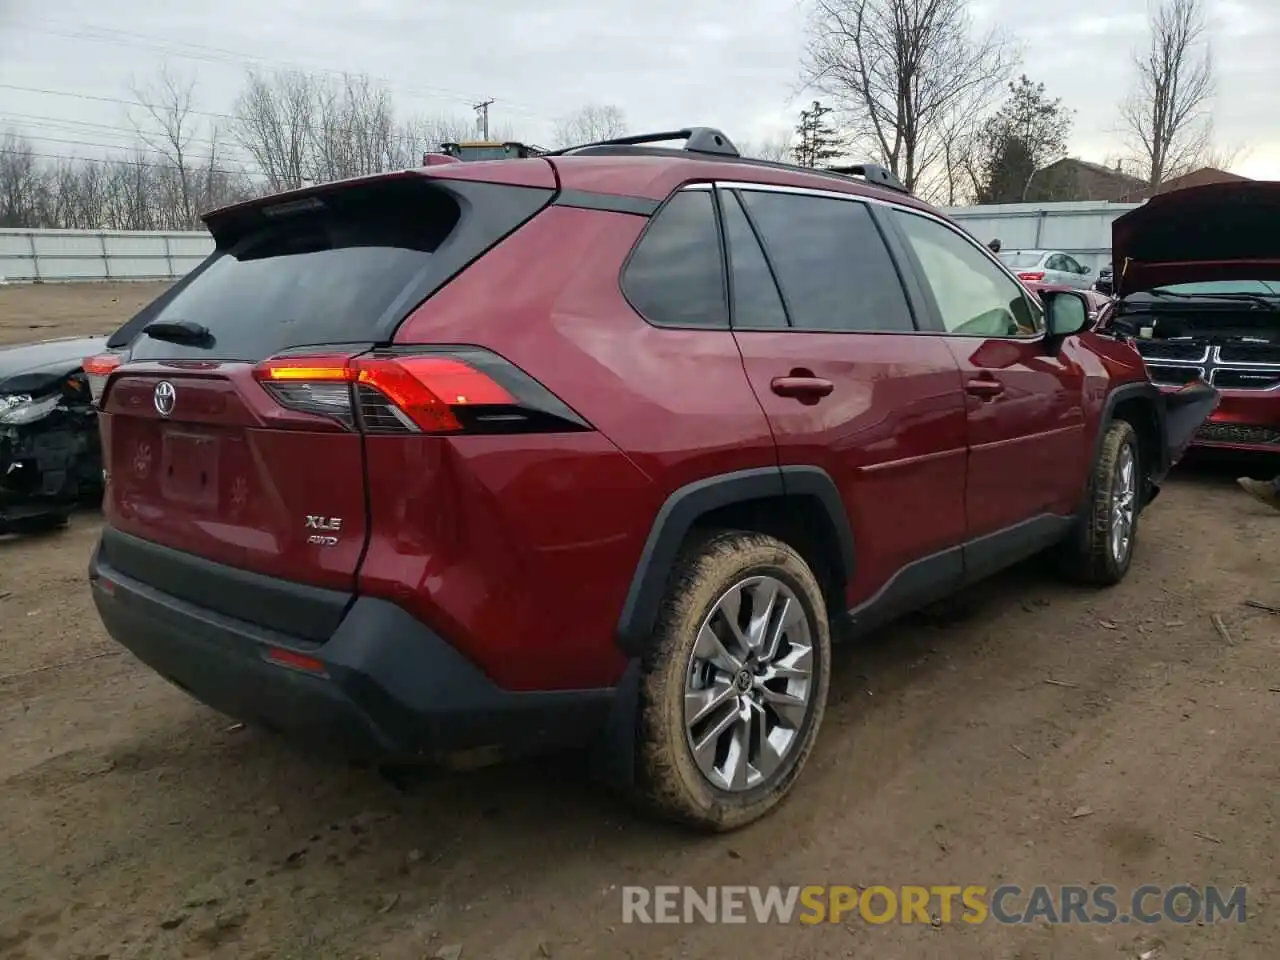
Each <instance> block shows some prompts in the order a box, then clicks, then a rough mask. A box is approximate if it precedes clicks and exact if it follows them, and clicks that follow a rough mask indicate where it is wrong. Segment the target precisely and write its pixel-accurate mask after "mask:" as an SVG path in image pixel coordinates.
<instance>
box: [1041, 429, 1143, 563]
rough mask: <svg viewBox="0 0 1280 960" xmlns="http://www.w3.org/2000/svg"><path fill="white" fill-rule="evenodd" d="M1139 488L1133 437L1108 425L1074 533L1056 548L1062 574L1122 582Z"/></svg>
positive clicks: (1132, 539)
mask: <svg viewBox="0 0 1280 960" xmlns="http://www.w3.org/2000/svg"><path fill="white" fill-rule="evenodd" d="M1142 487H1143V483H1142V463H1141V460H1140V457H1139V448H1138V435H1137V434H1136V433H1135V432H1134V429H1133V427H1132V425H1130V424H1129V423H1128V422H1127V421H1124V420H1113V421H1112V422H1111V423H1110V424H1108V425H1107V428H1106V433H1105V434H1104V436H1103V438H1102V445H1101V448H1100V449H1099V451H1098V459H1097V462H1096V463H1094V465H1093V472H1092V473H1091V474H1090V477H1089V487H1088V490H1087V491H1086V492H1085V502H1084V503H1083V504H1082V505H1081V508H1080V516H1079V519H1078V520H1077V521H1076V528H1075V530H1074V531H1072V534H1071V536H1070V537H1068V539H1067V540H1066V542H1065V543H1064V544H1063V545H1062V549H1061V553H1060V555H1059V565H1060V568H1061V569H1062V571H1063V573H1065V574H1066V575H1067V576H1068V577H1070V578H1071V579H1073V580H1077V581H1080V582H1082V583H1091V584H1095V585H1097V586H1111V585H1113V584H1117V583H1119V582H1120V581H1121V580H1123V579H1124V576H1125V574H1126V573H1128V572H1129V564H1130V563H1131V562H1132V560H1133V550H1134V546H1135V544H1136V542H1137V533H1138V512H1139V505H1140V497H1141V492H1142Z"/></svg>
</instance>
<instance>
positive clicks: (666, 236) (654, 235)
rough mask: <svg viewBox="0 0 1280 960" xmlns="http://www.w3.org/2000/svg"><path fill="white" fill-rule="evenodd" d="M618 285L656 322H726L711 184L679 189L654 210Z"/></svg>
mask: <svg viewBox="0 0 1280 960" xmlns="http://www.w3.org/2000/svg"><path fill="white" fill-rule="evenodd" d="M622 289H623V292H625V293H626V295H627V299H628V300H630V301H631V305H632V306H633V307H635V309H636V310H637V311H639V313H640V314H641V316H643V317H644V318H645V319H646V320H648V321H649V322H650V323H653V324H656V325H658V326H664V327H717V328H726V329H727V328H728V326H729V310H728V306H727V304H726V302H725V285H724V261H723V259H722V257H721V255H720V236H719V230H718V229H717V227H716V212H715V206H714V204H713V203H712V197H711V191H710V190H681V191H680V192H679V193H677V194H676V195H675V196H673V197H672V198H671V199H670V200H668V201H667V203H666V204H665V205H664V206H663V207H662V209H661V210H659V211H658V213H657V214H655V216H654V218H653V220H652V221H651V222H650V224H649V226H648V227H647V228H646V229H645V232H644V235H643V236H642V237H641V238H640V242H639V243H638V244H637V245H636V248H635V250H634V251H633V252H632V254H631V259H630V260H629V261H628V263H627V266H626V269H625V271H624V272H623V277H622Z"/></svg>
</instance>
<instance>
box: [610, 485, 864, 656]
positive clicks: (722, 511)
mask: <svg viewBox="0 0 1280 960" xmlns="http://www.w3.org/2000/svg"><path fill="white" fill-rule="evenodd" d="M722 528H730V529H746V530H753V531H756V532H758V533H765V534H768V535H770V536H775V537H777V538H778V539H780V540H783V541H785V542H787V543H789V544H790V545H791V546H792V547H794V548H795V549H796V550H797V551H798V552H799V553H800V555H801V556H802V557H804V559H805V561H806V562H807V563H809V565H810V567H811V568H813V570H814V575H815V576H816V577H817V578H818V581H819V583H820V584H821V585H822V587H823V591H824V594H826V596H827V600H828V602H829V603H834V602H836V601H841V600H843V592H844V588H845V586H846V585H847V584H848V583H849V581H850V579H851V578H852V576H853V569H854V542H853V532H852V529H851V527H850V524H849V517H848V514H847V513H846V512H845V509H844V502H843V501H842V500H841V498H840V493H839V490H838V489H837V488H836V485H835V481H834V480H832V479H831V476H830V474H828V473H827V472H826V471H825V470H823V469H822V468H821V467H813V466H786V467H760V468H755V469H750V470H739V471H735V472H733V473H725V474H719V475H717V476H712V477H706V478H704V479H702V480H697V481H694V482H693V483H689V484H686V485H685V486H683V487H680V488H679V489H678V490H676V491H674V492H673V493H672V494H671V495H670V496H668V497H667V499H666V500H665V501H664V502H663V504H662V507H661V508H660V509H659V510H658V513H657V515H656V516H655V518H654V521H653V524H652V526H651V527H650V530H649V536H648V537H647V539H646V540H645V544H644V548H643V549H642V550H641V553H640V559H639V561H638V562H637V564H636V569H635V572H634V573H633V574H632V578H631V584H630V587H629V588H628V590H627V596H626V600H625V602H624V603H623V607H622V613H621V615H620V616H619V618H618V628H617V641H618V645H619V646H620V647H621V648H622V650H623V652H624V653H626V654H627V655H628V656H632V657H634V656H639V655H640V654H641V653H642V652H643V650H644V647H645V644H646V642H647V640H648V639H649V638H650V636H651V635H652V633H653V628H654V622H655V618H656V616H657V612H658V607H659V605H660V604H661V602H662V597H663V595H664V594H665V592H666V589H667V583H668V578H669V577H670V574H671V571H672V569H673V567H674V566H675V561H676V558H677V556H678V555H679V553H680V550H681V548H682V547H683V546H684V544H685V543H686V542H687V540H688V539H689V537H690V536H696V535H697V534H698V532H699V531H701V530H711V529H722ZM834 609H840V607H839V605H838V604H837V606H836V607H835V608H834Z"/></svg>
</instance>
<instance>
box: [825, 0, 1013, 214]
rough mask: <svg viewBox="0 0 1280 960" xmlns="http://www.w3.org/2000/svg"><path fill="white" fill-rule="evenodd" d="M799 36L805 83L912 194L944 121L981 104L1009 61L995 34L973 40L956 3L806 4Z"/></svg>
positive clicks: (933, 157)
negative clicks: (826, 100) (823, 97)
mask: <svg viewBox="0 0 1280 960" xmlns="http://www.w3.org/2000/svg"><path fill="white" fill-rule="evenodd" d="M807 33H808V40H807V46H806V51H805V58H804V63H803V74H802V75H803V78H804V80H805V82H806V83H807V84H808V85H810V86H813V87H814V88H816V89H818V90H821V91H822V92H824V93H825V94H827V96H828V97H829V98H830V99H831V100H832V101H833V102H834V103H835V104H836V106H837V107H838V108H840V109H841V111H842V112H843V113H844V114H845V116H846V118H847V125H848V127H849V130H850V133H851V134H852V137H853V140H854V142H855V143H857V144H859V145H860V146H861V147H862V149H865V150H868V151H869V152H870V153H871V154H872V155H873V158H874V159H876V160H878V161H879V162H881V163H883V164H884V165H885V166H887V167H888V168H889V169H890V170H892V171H893V172H894V173H895V174H896V175H897V176H898V177H899V179H901V180H902V181H903V183H904V184H906V186H907V187H908V188H910V189H913V190H914V189H916V186H917V184H920V183H923V182H924V181H925V179H926V177H927V175H928V174H930V172H931V170H932V168H933V167H934V166H935V165H937V164H939V163H945V140H944V137H943V132H944V130H945V128H946V125H947V122H948V121H949V120H950V119H951V118H953V117H954V116H955V114H956V113H957V111H959V110H960V109H961V108H966V109H974V105H975V104H976V103H982V102H984V101H985V102H986V103H988V104H989V103H990V102H991V101H992V100H993V99H994V98H995V96H996V94H997V92H998V91H999V89H1000V87H1001V85H1002V84H1003V83H1004V82H1005V81H1006V79H1007V78H1008V75H1009V73H1010V71H1011V69H1012V67H1013V66H1014V64H1015V62H1016V60H1017V57H1016V55H1015V52H1014V50H1013V48H1012V47H1011V46H1010V45H1009V44H1008V43H1007V42H1006V41H1005V40H1004V38H1003V37H1002V36H1001V35H1000V34H999V33H997V32H995V31H992V32H990V33H987V34H985V35H982V36H976V37H975V35H974V32H973V28H972V23H971V21H970V18H969V15H968V11H967V8H966V4H965V0H812V7H811V8H810V17H809V22H808V25H807Z"/></svg>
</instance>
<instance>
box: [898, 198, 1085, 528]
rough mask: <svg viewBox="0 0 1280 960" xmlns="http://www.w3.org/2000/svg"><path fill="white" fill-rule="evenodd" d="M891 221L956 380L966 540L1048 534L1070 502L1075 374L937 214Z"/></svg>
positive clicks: (1077, 397) (1022, 301) (1030, 310)
mask: <svg viewBox="0 0 1280 960" xmlns="http://www.w3.org/2000/svg"><path fill="white" fill-rule="evenodd" d="M893 219H894V221H895V222H896V224H897V226H898V228H899V230H900V231H901V237H902V239H903V240H904V241H905V246H906V247H907V248H908V250H909V251H910V254H911V257H912V258H913V259H914V262H915V263H916V265H917V266H918V268H919V271H920V273H921V274H922V276H923V277H924V280H925V284H926V287H927V289H928V292H929V293H930V294H931V298H930V299H931V300H932V305H933V308H934V311H935V316H934V320H935V323H936V325H937V327H936V329H937V330H938V332H939V333H940V334H941V336H940V337H939V339H940V340H942V342H944V343H945V344H946V345H947V348H948V350H950V352H951V353H952V355H953V356H954V357H955V360H956V362H957V364H958V365H959V367H960V373H961V377H962V380H963V382H964V390H965V393H966V405H967V410H968V440H969V470H968V487H967V490H966V494H965V512H966V516H967V519H968V536H969V539H970V540H973V539H975V538H978V537H983V536H986V535H990V534H995V533H1000V532H1004V531H1010V530H1011V529H1012V528H1015V527H1018V526H1022V527H1023V528H1024V529H1025V530H1026V531H1027V536H1028V537H1030V538H1034V537H1035V536H1038V535H1041V534H1046V535H1047V532H1048V531H1051V530H1052V529H1053V528H1054V526H1055V524H1054V522H1053V521H1052V517H1053V516H1055V515H1056V516H1057V517H1065V516H1067V515H1069V514H1071V513H1072V511H1073V510H1074V509H1075V506H1076V501H1077V500H1078V498H1079V491H1080V484H1079V478H1080V477H1081V476H1082V475H1083V470H1084V458H1085V457H1086V456H1087V455H1088V450H1087V444H1086V443H1085V436H1084V429H1085V417H1084V405H1083V399H1084V370H1083V369H1082V368H1081V367H1080V365H1079V364H1077V363H1076V362H1075V361H1074V360H1073V359H1071V357H1070V355H1069V353H1066V352H1064V351H1062V350H1060V349H1055V348H1052V347H1050V346H1049V345H1048V343H1049V341H1048V340H1047V339H1046V334H1045V326H1044V315H1043V312H1042V310H1041V309H1040V307H1039V305H1038V304H1037V303H1036V302H1035V301H1034V300H1032V299H1031V297H1030V296H1028V295H1027V293H1026V291H1025V289H1024V288H1023V287H1022V285H1021V284H1019V283H1018V282H1017V281H1016V280H1015V279H1014V278H1013V277H1011V276H1009V274H1008V273H1007V272H1006V271H1005V270H1004V269H1003V268H1001V267H1000V266H999V265H998V264H997V263H996V261H995V260H994V259H993V258H992V257H991V256H990V255H988V253H987V252H986V251H985V250H983V249H982V248H981V247H980V246H979V245H978V244H977V243H975V242H973V241H972V240H970V239H969V238H968V237H966V236H965V235H964V234H962V233H961V232H960V231H958V230H956V229H955V228H953V227H952V226H950V225H949V224H947V223H945V222H944V221H942V220H940V219H937V218H933V217H928V216H924V215H919V214H915V213H909V212H905V211H901V212H896V213H895V215H894V218H893ZM1058 526H1061V524H1058ZM1030 546H1031V545H1030V544H1028V547H1030Z"/></svg>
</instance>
